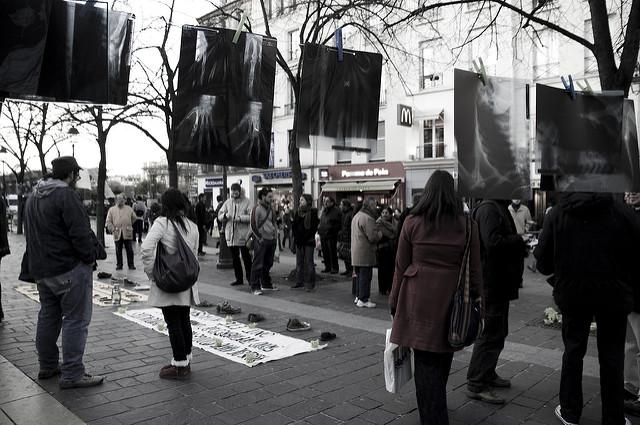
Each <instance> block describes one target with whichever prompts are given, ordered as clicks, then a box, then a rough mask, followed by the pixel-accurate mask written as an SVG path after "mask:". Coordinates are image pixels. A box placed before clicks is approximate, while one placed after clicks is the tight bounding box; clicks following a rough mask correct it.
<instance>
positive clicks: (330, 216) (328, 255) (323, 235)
mask: <svg viewBox="0 0 640 425" xmlns="http://www.w3.org/2000/svg"><path fill="white" fill-rule="evenodd" d="M323 206H324V208H322V214H321V215H320V225H319V226H318V234H319V235H320V244H321V245H322V260H323V261H324V270H322V273H331V274H336V273H338V271H339V266H338V232H339V231H340V228H341V227H342V214H341V213H340V210H339V209H338V208H337V207H336V202H335V201H334V200H333V198H330V197H328V196H325V198H324V202H323Z"/></svg>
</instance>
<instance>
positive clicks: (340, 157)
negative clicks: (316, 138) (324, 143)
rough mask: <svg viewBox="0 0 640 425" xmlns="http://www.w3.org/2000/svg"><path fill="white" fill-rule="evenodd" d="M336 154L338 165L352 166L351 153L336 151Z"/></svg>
mask: <svg viewBox="0 0 640 425" xmlns="http://www.w3.org/2000/svg"><path fill="white" fill-rule="evenodd" d="M335 152H336V164H350V163H351V151H338V150H337V151H335Z"/></svg>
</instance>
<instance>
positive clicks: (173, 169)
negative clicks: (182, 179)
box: [167, 149, 178, 189]
mask: <svg viewBox="0 0 640 425" xmlns="http://www.w3.org/2000/svg"><path fill="white" fill-rule="evenodd" d="M170 152H171V150H170V149H169V150H167V165H168V167H169V187H172V188H174V189H178V163H177V162H176V161H174V160H173V155H171V153H170Z"/></svg>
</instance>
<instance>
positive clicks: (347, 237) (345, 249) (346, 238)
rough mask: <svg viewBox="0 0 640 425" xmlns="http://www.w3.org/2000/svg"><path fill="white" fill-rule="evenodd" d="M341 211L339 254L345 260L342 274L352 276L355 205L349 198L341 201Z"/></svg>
mask: <svg viewBox="0 0 640 425" xmlns="http://www.w3.org/2000/svg"><path fill="white" fill-rule="evenodd" d="M340 211H341V212H342V225H341V227H340V232H339V233H338V256H339V257H340V258H341V259H342V260H343V261H344V272H342V273H340V274H341V275H342V276H351V274H352V273H353V267H351V220H353V214H354V212H353V206H352V205H351V202H349V200H348V199H343V200H341V201H340Z"/></svg>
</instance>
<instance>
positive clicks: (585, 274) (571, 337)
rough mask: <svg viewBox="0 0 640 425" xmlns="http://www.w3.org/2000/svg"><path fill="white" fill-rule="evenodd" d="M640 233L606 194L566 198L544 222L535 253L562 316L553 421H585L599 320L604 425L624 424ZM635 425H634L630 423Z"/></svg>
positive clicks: (628, 215)
mask: <svg viewBox="0 0 640 425" xmlns="http://www.w3.org/2000/svg"><path fill="white" fill-rule="evenodd" d="M638 240H640V226H639V225H638V221H637V218H636V217H634V216H633V212H632V211H631V210H630V209H629V208H627V207H625V206H624V205H623V204H622V203H620V202H615V201H614V200H613V197H612V196H611V195H609V194H594V193H567V194H564V195H562V196H561V198H560V200H559V202H558V205H557V206H556V207H554V208H553V210H551V212H550V213H549V215H548V216H547V217H546V218H545V221H544V227H543V230H542V233H541V235H540V238H539V241H538V246H537V248H536V250H535V252H534V255H535V257H536V259H537V260H538V262H537V267H538V270H539V271H540V272H541V273H543V274H545V275H551V274H552V275H553V277H552V278H551V279H550V280H549V282H551V283H552V286H553V298H554V300H555V302H556V304H557V305H558V307H559V309H560V312H561V313H562V340H563V342H564V355H563V356H562V373H561V376H560V397H559V398H560V405H559V406H558V407H556V411H555V413H556V416H558V418H559V419H560V420H561V421H563V422H564V423H569V424H571V423H575V424H577V423H578V422H579V421H580V416H581V414H582V408H583V400H582V359H583V358H584V355H585V352H586V349H587V342H588V339H589V327H590V325H591V321H592V319H593V318H594V316H595V320H596V325H597V328H598V337H597V338H598V360H599V363H600V385H601V388H600V392H601V398H602V421H601V423H602V424H604V425H614V424H615V425H621V424H624V423H625V421H626V419H625V417H624V382H623V369H624V366H623V365H624V344H625V331H626V322H627V315H628V314H629V313H630V312H631V310H632V308H633V288H632V284H631V283H632V282H631V276H632V268H633V265H634V264H635V262H637V261H638V258H639V255H638V254H639V252H640V250H639V249H638V247H637V243H638ZM626 423H630V422H626Z"/></svg>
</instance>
